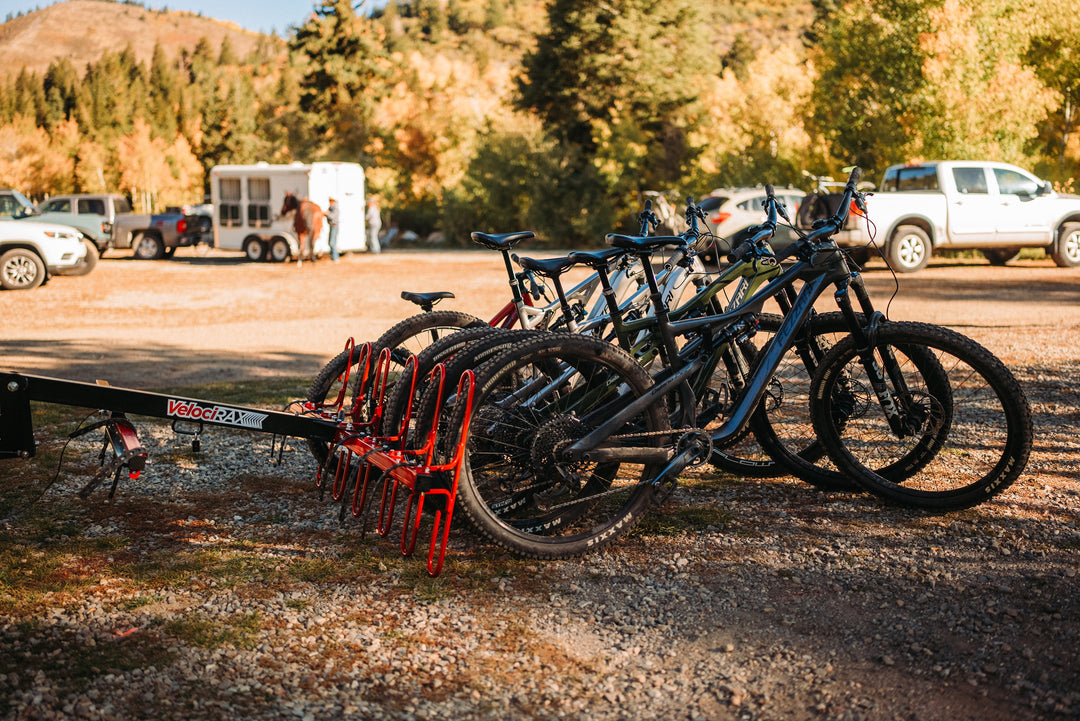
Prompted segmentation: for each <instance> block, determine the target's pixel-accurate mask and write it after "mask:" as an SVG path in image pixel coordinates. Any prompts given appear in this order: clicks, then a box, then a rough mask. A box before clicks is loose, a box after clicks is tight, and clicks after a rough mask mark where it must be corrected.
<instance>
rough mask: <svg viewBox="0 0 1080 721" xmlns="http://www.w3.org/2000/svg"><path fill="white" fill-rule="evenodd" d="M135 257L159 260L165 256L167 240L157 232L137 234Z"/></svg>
mask: <svg viewBox="0 0 1080 721" xmlns="http://www.w3.org/2000/svg"><path fill="white" fill-rule="evenodd" d="M134 246H135V257H136V258H138V259H139V260H159V259H161V258H164V257H165V241H164V240H162V239H161V236H159V235H157V234H155V233H139V235H137V236H135V243H134Z"/></svg>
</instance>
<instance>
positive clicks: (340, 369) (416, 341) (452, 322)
mask: <svg viewBox="0 0 1080 721" xmlns="http://www.w3.org/2000/svg"><path fill="white" fill-rule="evenodd" d="M479 326H483V327H487V324H486V323H484V321H482V320H480V319H479V318H477V317H476V316H473V315H469V314H468V313H460V312H458V311H453V310H442V311H434V312H432V313H421V314H420V315H415V316H412V317H410V318H406V319H405V320H403V321H401V322H399V323H397V324H396V325H394V326H393V327H392V328H390V329H389V330H387V331H386V332H385V333H383V334H382V335H381V336H379V339H378V340H376V341H375V342H374V343H372V346H371V347H372V352H373V357H374V358H375V359H378V357H379V353H380V352H382V349H383V348H389V349H390V376H389V378H388V379H387V390H386V395H387V398H389V396H390V394H391V390H392V388H393V385H394V383H395V382H396V380H397V376H398V375H399V374H400V373H401V371H402V370H404V368H405V364H406V362H407V361H408V359H409V356H411V355H414V354H417V353H420V352H421V351H422V350H423V349H424V348H426V347H427V346H428V345H430V344H431V343H432V342H434V341H435V340H437V339H438V338H441V337H444V336H445V335H447V334H448V333H455V332H457V331H459V330H462V329H464V328H474V327H479ZM358 361H359V358H358V357H357V354H356V353H353V364H354V365H355V364H356V363H357V362H358ZM373 364H374V361H373ZM347 370H349V352H348V351H347V350H345V351H342V352H341V353H339V354H338V355H337V356H336V357H335V358H333V359H331V360H330V362H328V363H327V364H326V365H325V366H323V368H322V370H320V371H319V373H318V375H316V376H315V380H313V381H312V382H311V387H310V388H309V389H308V394H307V400H308V401H310V402H312V403H323V402H325V401H326V399H327V398H335V397H337V395H338V393H339V392H340V391H341V383H342V382H343V379H344V376H345V372H346V371H347ZM359 375H360V374H359V373H352V372H351V373H350V374H349V382H350V383H354V384H355V383H358V382H360V381H361V380H363V379H361V378H359V377H358V376H359ZM354 389H355V385H354V386H353V388H351V389H348V392H349V393H350V396H349V397H351V391H353V390H354ZM369 412H370V409H369ZM365 420H366V418H365ZM308 447H309V448H310V449H311V452H312V454H313V455H314V456H315V459H316V460H317V461H319V463H320V464H321V463H322V462H323V461H325V460H326V454H327V453H328V452H329V445H328V444H326V443H323V442H321V441H313V440H309V441H308Z"/></svg>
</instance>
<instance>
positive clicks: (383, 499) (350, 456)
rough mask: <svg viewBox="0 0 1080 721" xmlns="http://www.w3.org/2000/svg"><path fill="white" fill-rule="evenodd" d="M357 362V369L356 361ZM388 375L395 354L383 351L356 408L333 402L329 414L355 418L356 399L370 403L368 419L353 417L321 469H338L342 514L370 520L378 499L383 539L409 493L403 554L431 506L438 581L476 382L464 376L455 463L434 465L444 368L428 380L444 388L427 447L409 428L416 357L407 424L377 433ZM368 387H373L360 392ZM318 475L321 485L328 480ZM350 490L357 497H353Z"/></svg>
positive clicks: (364, 354) (431, 559) (432, 559)
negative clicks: (412, 442) (412, 443)
mask: <svg viewBox="0 0 1080 721" xmlns="http://www.w3.org/2000/svg"><path fill="white" fill-rule="evenodd" d="M358 357H359V358H360V359H361V362H362V361H363V359H364V358H369V357H370V350H367V351H364V350H361V351H360V355H359V356H358ZM350 365H351V364H350ZM389 370H390V357H389V353H388V351H387V350H385V349H384V350H383V352H382V354H381V355H380V357H379V359H378V362H377V364H376V369H375V372H374V374H369V373H367V372H365V373H364V376H362V379H363V380H367V379H370V381H371V382H370V384H368V383H360V384H357V385H358V389H357V392H356V393H355V398H356V399H357V400H354V402H353V405H352V406H351V407H348V406H343V405H338V404H339V403H340V402H341V398H340V396H339V401H338V402H337V403H335V404H331V405H330V406H329V407H328V408H325V409H324V412H330V413H337V414H345V415H349V416H351V417H353V418H356V417H357V402H360V403H368V404H371V408H372V410H371V413H370V419H369V420H366V421H359V420H354V421H353V423H352V424H351V427H349V428H346V429H344V430H346V431H347V432H345V433H343V434H342V435H341V436H340V437H339V438H337V439H335V441H334V445H333V447H332V448H331V451H330V454H329V455H328V457H327V461H326V463H325V464H324V466H323V470H324V471H326V475H327V476H329V471H330V469H333V483H332V491H331V496H332V498H333V499H334V500H335V501H340V502H341V504H342V506H341V508H342V511H341V516H342V517H344V516H345V514H346V512H347V510H348V511H351V514H352V516H353V517H355V518H363V517H365V516H366V513H367V511H368V508H369V506H370V505H371V504H372V503H373V502H374V501H375V499H376V498H378V502H379V508H378V515H377V519H376V524H375V529H376V532H377V533H378V534H379V535H380V536H384V537H385V536H387V535H389V534H390V531H391V528H392V525H393V520H394V517H395V512H396V511H397V510H398V508H397V505H398V499H399V494H403V493H408V497H407V499H406V502H405V506H404V510H403V519H402V528H401V539H400V543H401V553H402V555H404V556H409V555H412V553H413V551H414V549H415V547H416V542H417V539H418V537H419V533H420V524H421V518H422V517H423V513H424V507H425V504H427V505H428V507H429V509H433V510H434V519H433V525H432V531H431V538H430V541H429V543H428V554H427V570H428V573H429V574H430V575H432V576H437V575H439V573H440V572H441V571H442V567H443V562H444V560H445V557H446V547H447V543H448V541H449V536H450V524H451V522H452V520H453V514H454V504H455V502H456V499H457V487H458V479H459V477H460V474H461V465H462V462H463V460H464V457H465V440H466V438H467V435H468V426H469V420H468V419H469V416H470V415H471V414H472V400H473V391H474V387H475V377H474V375H473V373H472V371H466V372H465V374H463V375H462V377H461V379H460V381H459V383H458V387H457V401H458V402H459V403H465V404H466V405H465V421H464V423H463V426H462V428H460V429H459V430H458V435H457V439H456V442H455V443H454V444H453V447H452V448H453V450H452V452H449V456H450V457H449V460H447V461H446V462H444V463H436V462H435V456H436V454H437V453H438V451H439V449H440V447H441V446H440V443H439V441H440V436H439V431H440V423H439V418H440V416H441V414H442V411H443V408H442V405H443V404H442V401H441V399H442V397H443V392H442V391H443V388H444V385H445V382H446V369H445V367H444V366H443V365H442V364H441V363H440V364H438V365H436V366H435V368H434V370H433V371H432V373H431V376H430V378H429V382H430V383H437V384H438V390H439V393H438V398H439V399H440V400H439V401H438V402H437V403H436V407H435V408H434V410H433V412H432V419H433V422H432V424H431V429H430V430H429V431H428V432H427V433H426V435H425V437H424V439H423V442H422V443H420V444H419V445H418V446H417V447H414V448H410V447H408V440H409V429H410V425H411V423H412V398H413V396H414V395H415V392H416V382H417V379H416V372H415V370H416V362H415V357H410V358H409V361H408V362H407V363H406V367H405V372H404V373H403V374H402V375H401V376H400V377H401V378H402V379H406V378H407V379H410V380H409V381H408V382H409V383H410V388H409V401H408V404H407V407H406V409H405V413H404V417H403V419H402V422H401V425H400V426H399V427H398V428H396V429H392V431H391V432H389V433H384V434H382V435H380V434H379V433H378V432H377V429H378V427H379V423H380V421H381V419H382V410H383V403H384V400H385V394H386V386H387V378H388V376H389ZM345 380H346V382H347V379H345ZM362 386H370V387H362ZM324 482H325V481H324V477H323V474H322V473H320V476H319V478H318V479H317V483H318V484H319V485H320V486H321V485H322V484H323V483H324ZM350 491H351V492H350Z"/></svg>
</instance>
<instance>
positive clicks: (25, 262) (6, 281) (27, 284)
mask: <svg viewBox="0 0 1080 721" xmlns="http://www.w3.org/2000/svg"><path fill="white" fill-rule="evenodd" d="M44 282H45V263H44V262H43V261H42V260H41V258H39V257H38V256H37V253H35V252H33V251H32V250H26V249H25V248H14V249H12V250H9V251H8V252H6V253H4V254H3V255H0V287H2V288H3V289H4V290H30V289H31V288H37V287H38V286H39V285H41V284H42V283H44Z"/></svg>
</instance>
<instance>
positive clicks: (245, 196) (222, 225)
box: [210, 163, 367, 263]
mask: <svg viewBox="0 0 1080 721" xmlns="http://www.w3.org/2000/svg"><path fill="white" fill-rule="evenodd" d="M286 193H292V194H293V195H295V196H296V197H297V198H298V199H300V200H310V201H312V202H314V203H315V204H316V205H318V206H319V207H320V208H322V210H323V212H326V209H327V208H328V207H330V202H329V201H330V198H334V199H335V200H337V205H338V235H337V246H338V251H339V252H342V253H344V252H349V251H360V250H364V249H365V248H366V247H367V243H366V240H365V227H364V211H365V207H364V169H363V168H362V167H360V166H359V165H357V164H356V163H311V164H310V165H304V164H302V163H293V164H292V165H270V164H268V163H256V164H255V165H216V166H214V167H213V168H212V169H211V170H210V198H211V201H212V202H213V204H214V247H216V248H221V249H223V250H239V251H243V253H244V255H246V256H247V257H248V259H249V260H272V261H274V262H278V263H280V262H283V261H286V260H289V259H290V258H298V257H300V243H299V239H298V238H297V236H296V233H295V232H294V231H293V215H292V214H291V213H290V214H289V215H288V216H285V217H281V216H279V215H278V213H279V212H280V211H281V206H282V204H283V203H284V202H285V194H286ZM314 248H315V252H316V254H324V253H329V252H330V227H329V226H328V225H327V223H326V221H325V220H324V221H323V226H322V232H321V233H320V234H319V237H318V238H316V239H315V245H314Z"/></svg>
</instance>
